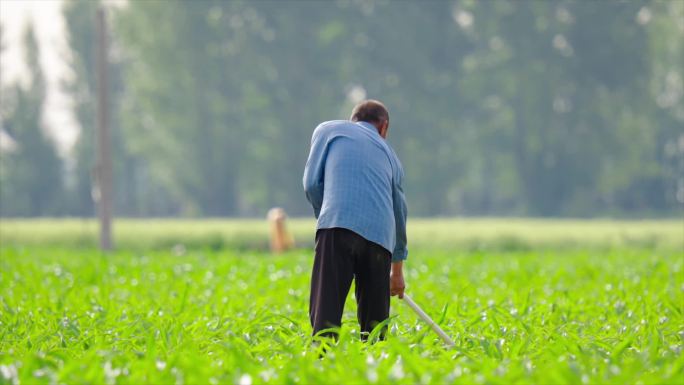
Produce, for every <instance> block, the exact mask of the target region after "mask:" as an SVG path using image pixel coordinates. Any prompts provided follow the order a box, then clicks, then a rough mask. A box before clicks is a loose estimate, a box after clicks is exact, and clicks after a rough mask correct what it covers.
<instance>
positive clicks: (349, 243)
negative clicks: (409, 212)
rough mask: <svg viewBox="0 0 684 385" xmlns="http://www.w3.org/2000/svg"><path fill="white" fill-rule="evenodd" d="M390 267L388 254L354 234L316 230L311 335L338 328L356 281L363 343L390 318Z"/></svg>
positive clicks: (339, 230)
mask: <svg viewBox="0 0 684 385" xmlns="http://www.w3.org/2000/svg"><path fill="white" fill-rule="evenodd" d="M390 265H391V254H390V252H389V251H387V250H385V249H384V248H382V247H381V246H380V245H378V244H376V243H373V242H370V241H367V240H366V239H365V238H363V237H361V236H360V235H358V234H356V233H355V232H353V231H350V230H347V229H342V228H332V229H320V230H318V231H317V232H316V257H315V260H314V265H313V271H312V273H311V297H310V302H309V318H310V319H311V326H312V327H313V334H314V335H315V334H316V333H318V332H319V331H321V330H323V329H328V328H335V327H339V326H340V325H341V322H342V311H343V310H344V301H345V300H346V298H347V294H348V293H349V288H350V286H351V282H352V279H356V292H355V294H356V303H357V305H358V311H357V317H358V321H359V326H360V327H361V338H362V339H364V340H365V339H366V338H367V337H368V334H369V333H370V332H371V331H372V330H373V327H375V326H376V325H377V324H378V323H380V322H382V321H384V320H385V319H387V318H388V317H389V308H390V292H389V273H390ZM326 334H327V335H329V336H333V337H334V336H335V334H334V333H326ZM383 337H384V333H382V335H381V338H383Z"/></svg>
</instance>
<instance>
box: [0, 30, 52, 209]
mask: <svg viewBox="0 0 684 385" xmlns="http://www.w3.org/2000/svg"><path fill="white" fill-rule="evenodd" d="M23 38H24V47H25V48H26V62H27V63H29V65H28V68H27V69H28V73H29V75H30V78H31V81H30V83H29V84H28V85H26V86H23V85H18V84H17V85H14V86H12V87H11V88H10V89H8V90H6V91H4V90H3V98H2V99H3V100H2V102H3V103H2V127H3V129H4V130H5V131H6V133H7V135H8V136H9V137H10V138H12V139H13V146H12V148H11V150H10V151H8V152H6V153H3V154H2V158H1V160H2V161H1V162H0V215H7V216H16V215H31V216H36V215H55V214H60V213H61V211H60V205H61V203H62V201H63V200H64V199H65V196H64V188H63V187H64V186H63V184H62V163H61V160H60V158H59V156H58V155H57V151H56V149H55V145H54V143H53V142H52V141H51V139H50V138H49V137H48V136H47V135H46V133H45V131H44V129H43V125H42V120H41V117H42V114H41V112H42V107H43V104H44V103H45V94H46V87H45V77H44V75H43V71H42V70H41V68H40V65H39V64H38V57H39V49H38V43H37V41H36V35H35V33H34V30H33V28H32V27H31V26H29V27H28V28H27V29H26V31H25V32H24V36H23Z"/></svg>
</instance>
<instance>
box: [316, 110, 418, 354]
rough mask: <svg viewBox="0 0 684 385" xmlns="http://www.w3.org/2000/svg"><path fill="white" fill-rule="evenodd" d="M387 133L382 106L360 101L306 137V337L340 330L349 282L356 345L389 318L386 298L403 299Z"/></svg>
mask: <svg viewBox="0 0 684 385" xmlns="http://www.w3.org/2000/svg"><path fill="white" fill-rule="evenodd" d="M388 129H389V113H388V112H387V109H386V108H385V106H384V105H383V104H382V103H381V102H379V101H377V100H366V101H363V102H361V103H359V104H358V105H357V106H356V107H354V109H353V111H352V114H351V120H350V121H347V120H334V121H329V122H323V123H321V124H320V125H319V126H318V127H316V129H315V130H314V132H313V137H312V138H311V152H310V153H309V159H308V160H307V162H306V168H305V169H304V178H303V182H304V191H305V192H306V197H307V199H308V200H309V202H310V203H311V206H313V211H314V215H315V216H316V219H318V224H317V227H316V229H317V230H316V252H315V253H316V256H315V260H314V265H313V271H312V274H311V296H310V301H309V318H310V319H311V326H312V327H313V334H314V335H315V334H317V333H318V332H319V331H321V330H324V329H328V328H335V327H339V326H340V325H341V321H342V311H343V309H344V301H345V299H346V298H347V294H348V293H349V288H350V286H351V282H352V279H354V278H355V279H356V293H355V294H356V303H357V305H358V313H357V317H358V321H359V325H360V327H361V338H362V339H363V340H366V339H367V338H368V334H369V333H370V332H371V331H372V330H373V327H374V326H376V325H377V324H378V323H380V322H382V321H383V320H385V319H387V318H388V317H389V308H390V295H392V296H394V295H398V296H399V298H403V297H404V287H405V284H404V275H403V271H402V265H403V261H404V260H405V259H406V257H407V255H408V250H407V248H406V202H405V199H404V192H403V190H402V186H401V184H402V180H403V178H404V171H403V169H402V167H401V163H399V159H398V158H397V155H396V154H395V153H394V151H393V150H392V148H391V147H390V146H389V144H388V143H387V142H385V138H387V131H388ZM385 332H386V328H385V329H384V330H383V331H382V335H381V336H380V337H381V338H384V334H385ZM326 334H327V335H329V336H332V337H336V334H335V333H326Z"/></svg>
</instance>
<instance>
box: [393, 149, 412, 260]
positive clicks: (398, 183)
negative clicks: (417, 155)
mask: <svg viewBox="0 0 684 385" xmlns="http://www.w3.org/2000/svg"><path fill="white" fill-rule="evenodd" d="M397 164H398V170H397V176H396V177H395V178H394V181H393V183H392V201H393V206H394V221H395V227H396V231H397V234H396V239H397V243H396V246H395V247H394V252H393V253H392V262H399V261H403V260H405V259H406V258H407V257H408V247H407V239H406V217H407V215H408V212H407V211H408V209H407V207H406V197H405V196H404V190H403V188H402V183H403V179H404V171H403V170H402V168H401V164H399V163H398V162H397Z"/></svg>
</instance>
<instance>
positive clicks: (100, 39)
mask: <svg viewBox="0 0 684 385" xmlns="http://www.w3.org/2000/svg"><path fill="white" fill-rule="evenodd" d="M96 29H97V38H96V40H95V45H96V47H95V52H96V55H97V60H96V63H97V64H96V65H97V68H96V71H95V72H96V79H97V80H96V81H97V135H95V138H96V139H95V141H96V143H95V150H96V152H97V153H96V154H97V155H96V157H97V161H96V165H95V181H94V182H95V186H94V189H93V199H94V200H95V204H96V206H97V215H98V217H99V220H100V249H101V250H103V251H108V250H111V249H112V246H113V245H112V215H113V211H114V210H113V203H112V190H113V182H112V179H113V175H112V174H113V173H112V151H111V146H112V144H111V135H110V129H109V81H108V71H107V67H108V48H109V47H108V40H107V19H106V14H105V10H104V8H103V7H99V8H98V10H97V28H96Z"/></svg>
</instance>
